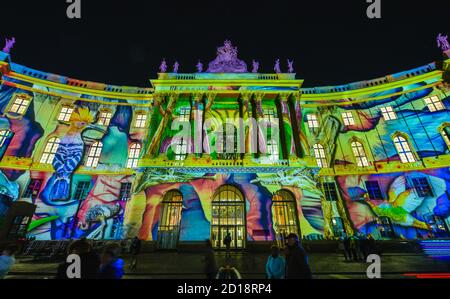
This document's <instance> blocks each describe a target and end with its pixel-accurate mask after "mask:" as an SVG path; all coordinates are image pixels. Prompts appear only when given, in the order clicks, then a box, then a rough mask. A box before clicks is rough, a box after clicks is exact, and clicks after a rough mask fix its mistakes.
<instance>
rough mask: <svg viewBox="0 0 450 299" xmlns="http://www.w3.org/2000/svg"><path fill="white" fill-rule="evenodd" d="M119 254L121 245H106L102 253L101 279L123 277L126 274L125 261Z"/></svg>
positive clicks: (99, 275)
mask: <svg viewBox="0 0 450 299" xmlns="http://www.w3.org/2000/svg"><path fill="white" fill-rule="evenodd" d="M119 255H120V246H119V245H117V244H109V245H106V247H105V249H104V250H103V253H102V255H101V265H100V269H99V271H98V278H99V279H122V277H123V275H124V270H123V267H124V262H123V260H122V259H121V258H119Z"/></svg>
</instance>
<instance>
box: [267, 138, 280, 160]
mask: <svg viewBox="0 0 450 299" xmlns="http://www.w3.org/2000/svg"><path fill="white" fill-rule="evenodd" d="M267 154H268V157H269V160H270V161H271V162H274V161H278V160H279V153H278V142H276V141H275V140H269V142H268V143H267Z"/></svg>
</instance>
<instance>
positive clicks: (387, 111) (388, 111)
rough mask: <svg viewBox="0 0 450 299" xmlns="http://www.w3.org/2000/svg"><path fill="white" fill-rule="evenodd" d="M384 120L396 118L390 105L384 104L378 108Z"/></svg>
mask: <svg viewBox="0 0 450 299" xmlns="http://www.w3.org/2000/svg"><path fill="white" fill-rule="evenodd" d="M380 111H381V115H382V116H383V119H384V121H390V120H396V119H397V113H396V112H395V110H394V108H393V107H392V106H384V107H381V108H380Z"/></svg>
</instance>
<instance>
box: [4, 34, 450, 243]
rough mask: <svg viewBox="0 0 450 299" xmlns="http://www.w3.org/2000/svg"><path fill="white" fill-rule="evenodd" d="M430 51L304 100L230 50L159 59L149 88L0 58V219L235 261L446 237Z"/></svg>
mask: <svg viewBox="0 0 450 299" xmlns="http://www.w3.org/2000/svg"><path fill="white" fill-rule="evenodd" d="M440 45H442V50H443V59H442V60H440V61H437V62H433V63H430V64H427V65H425V66H421V67H418V68H415V69H412V70H408V71H404V72H401V73H397V74H392V75H388V76H385V77H382V78H378V79H374V80H367V81H360V82H355V83H350V84H345V85H340V86H331V87H311V88H303V87H302V85H303V80H299V79H296V74H295V73H294V66H293V61H291V60H288V61H287V63H286V65H285V66H286V70H285V72H283V70H282V69H283V68H284V65H283V63H282V61H283V60H281V62H280V60H277V61H276V63H275V67H274V71H275V72H274V73H268V74H267V73H260V72H259V65H260V64H259V62H258V61H255V60H254V61H253V62H252V63H251V65H247V63H246V62H244V61H242V60H240V59H239V58H238V52H237V48H236V47H234V46H233V45H232V44H231V42H229V41H226V42H225V43H224V45H223V46H220V47H219V48H218V49H217V57H216V58H215V59H214V60H213V61H212V62H210V63H209V64H207V65H206V64H205V66H203V63H202V62H198V63H197V65H196V66H193V67H192V70H191V71H193V70H195V69H196V70H195V71H194V72H187V73H182V72H179V70H181V69H183V65H180V64H179V63H178V62H175V65H174V69H173V70H172V71H170V70H168V66H167V64H168V62H166V61H163V62H162V63H161V66H160V72H159V73H158V77H157V79H155V80H151V81H150V82H151V86H150V87H148V88H136V87H126V86H112V85H107V84H101V83H95V82H88V81H81V80H76V79H72V78H68V77H64V76H60V75H55V74H50V73H46V72H42V71H37V70H34V69H31V68H28V67H25V66H22V65H19V64H16V63H14V62H13V61H12V56H11V54H10V53H6V52H0V71H1V73H2V83H1V86H0V110H1V115H0V158H1V162H0V197H1V201H0V218H2V217H5V215H6V213H7V211H8V208H9V207H10V206H11V203H13V202H15V201H27V202H31V203H33V204H35V205H36V207H37V208H36V212H35V215H34V216H33V220H32V222H31V225H30V227H29V229H28V235H29V236H33V237H35V238H36V239H38V240H59V239H72V238H80V237H86V238H90V239H126V238H131V237H134V236H138V237H139V238H141V239H142V240H148V241H155V242H156V243H157V244H158V246H159V247H161V248H175V247H176V246H178V244H179V243H180V242H195V241H199V242H202V241H204V240H205V239H211V240H212V242H213V245H214V246H215V247H218V248H220V247H222V246H223V239H224V237H225V236H226V235H227V234H228V233H230V234H231V235H232V239H233V243H232V246H233V247H234V248H245V247H246V246H247V244H248V243H249V242H258V241H277V240H278V241H281V240H283V238H285V237H286V235H287V234H289V233H292V232H293V233H297V234H300V235H301V236H302V237H303V238H306V239H315V240H321V239H336V238H340V237H342V236H344V235H349V236H352V235H355V234H361V235H371V236H373V237H374V238H376V239H416V238H424V239H427V238H442V237H450V234H449V228H448V226H449V224H450V223H449V220H450V218H449V217H450V193H449V191H450V168H449V167H450V153H449V149H450V115H449V107H450V103H449V100H450V86H449V78H450V76H449V75H450V59H449V57H450V52H449V50H448V49H446V48H445V47H444V46H445V45H446V44H445V43H444V40H440ZM9 50H11V49H9ZM7 52H10V51H7ZM11 52H13V50H11ZM0 223H1V222H0Z"/></svg>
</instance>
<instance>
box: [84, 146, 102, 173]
mask: <svg viewBox="0 0 450 299" xmlns="http://www.w3.org/2000/svg"><path fill="white" fill-rule="evenodd" d="M102 151H103V143H102V142H101V141H97V142H94V143H93V144H92V145H91V146H90V147H89V152H88V155H87V157H86V163H85V164H84V165H85V166H86V167H91V168H97V166H98V164H99V162H100V158H101V156H102Z"/></svg>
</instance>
